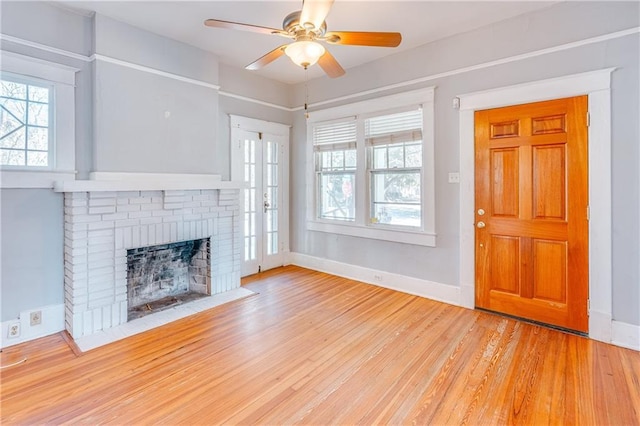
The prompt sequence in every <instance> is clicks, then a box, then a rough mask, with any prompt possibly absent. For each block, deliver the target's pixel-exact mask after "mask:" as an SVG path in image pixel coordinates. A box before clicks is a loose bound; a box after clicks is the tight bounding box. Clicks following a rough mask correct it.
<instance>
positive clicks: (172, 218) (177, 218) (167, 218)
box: [162, 216, 182, 223]
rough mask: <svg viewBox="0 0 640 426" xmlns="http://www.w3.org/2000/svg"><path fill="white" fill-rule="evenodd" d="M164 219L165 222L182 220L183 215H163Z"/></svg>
mask: <svg viewBox="0 0 640 426" xmlns="http://www.w3.org/2000/svg"><path fill="white" fill-rule="evenodd" d="M162 221H163V222H165V223H172V222H173V223H175V222H182V216H163V217H162Z"/></svg>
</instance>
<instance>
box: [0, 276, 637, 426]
mask: <svg viewBox="0 0 640 426" xmlns="http://www.w3.org/2000/svg"><path fill="white" fill-rule="evenodd" d="M243 285H244V286H246V288H248V289H250V290H253V291H254V292H256V293H257V294H255V295H253V296H250V297H247V298H245V299H242V300H239V301H235V302H231V303H229V304H226V305H223V306H220V307H216V308H214V309H211V310H209V311H206V312H203V313H200V314H196V315H193V316H191V317H188V318H185V319H183V320H180V321H177V322H174V323H171V324H168V325H166V326H163V327H161V328H157V329H154V330H151V331H148V332H146V333H143V334H140V335H137V336H134V337H130V338H128V339H125V340H121V341H119V342H115V343H112V344H110V345H107V346H103V347H101V348H98V349H95V350H93V351H89V352H87V353H85V354H82V355H81V356H78V355H76V353H74V351H73V350H72V349H71V348H70V347H69V345H68V344H67V342H66V341H65V339H64V337H63V335H62V334H56V335H53V336H50V337H46V338H43V339H39V340H36V341H33V342H29V343H25V344H22V345H18V346H15V347H10V348H7V349H5V350H4V352H3V353H2V359H1V361H2V365H3V366H5V365H8V364H10V363H11V362H14V361H19V360H21V359H22V357H25V356H26V357H27V360H26V361H25V362H23V363H21V364H18V365H15V366H13V367H8V368H4V369H3V370H2V371H1V374H2V376H1V379H2V384H1V386H2V389H1V393H2V402H1V405H0V408H1V415H0V423H2V424H3V425H6V424H42V423H54V424H58V423H68V424H88V423H89V424H97V423H111V424H127V425H129V424H156V423H159V424H222V423H224V424H269V425H275V424H292V423H299V424H323V425H324V424H421V425H423V424H436V425H438V424H447V425H448V424H453V425H457V424H472V425H473V424H580V425H586V424H597V425H605V424H611V425H637V424H640V353H639V352H636V351H632V350H628V349H622V348H618V347H615V346H611V345H607V344H603V343H599V342H595V341H592V340H588V339H586V338H583V337H579V336H574V335H570V334H565V333H562V332H559V331H555V330H550V329H547V328H542V327H539V326H536V325H531V324H526V323H523V322H519V321H516V320H512V319H508V318H503V317H500V316H495V315H492V314H488V313H484V312H479V311H473V310H467V309H463V308H458V307H455V306H451V305H447V304H443V303H438V302H434V301H430V300H427V299H423V298H420V297H416V296H411V295H407V294H403V293H398V292H394V291H391V290H387V289H383V288H377V287H375V286H370V285H365V284H361V283H358V282H355V281H350V280H347V279H343V278H338V277H334V276H330V275H326V274H323V273H319V272H314V271H310V270H306V269H302V268H298V267H285V268H280V269H278V270H275V271H269V272H266V273H262V274H260V275H259V276H254V277H250V278H248V279H245V280H244V281H243Z"/></svg>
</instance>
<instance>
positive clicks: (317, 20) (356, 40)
mask: <svg viewBox="0 0 640 426" xmlns="http://www.w3.org/2000/svg"><path fill="white" fill-rule="evenodd" d="M333 1H334V0H303V2H302V10H298V11H296V12H292V13H290V14H289V15H287V16H286V17H285V18H284V21H283V22H282V28H283V29H281V30H279V29H276V28H269V27H261V26H257V25H251V24H242V23H239V22H230V21H220V20H218V19H207V20H206V21H204V24H205V25H206V26H208V27H214V28H226V29H233V30H242V31H251V32H256V33H261V34H273V35H279V36H282V37H287V38H290V39H292V40H294V41H293V43H289V44H283V45H282V46H279V47H277V48H275V49H273V50H272V51H271V52H269V53H267V54H266V55H264V56H262V57H261V58H259V59H258V60H256V61H254V62H252V63H250V64H249V65H247V66H246V67H245V68H246V69H249V70H258V69H260V68H262V67H264V66H266V65H268V64H270V63H271V62H273V61H275V60H276V59H278V58H279V57H280V56H282V55H285V54H286V55H287V56H289V58H291V60H292V61H293V62H294V63H295V64H296V65H299V66H301V67H302V68H304V69H307V67H310V66H311V65H313V64H315V63H316V62H317V63H318V65H320V67H321V68H322V69H323V70H324V72H325V73H326V74H327V75H328V76H329V77H331V78H335V77H340V76H341V75H344V73H345V71H344V69H343V68H342V67H341V66H340V64H339V63H338V61H336V58H334V57H333V55H332V54H331V53H330V52H329V51H328V50H327V49H325V47H324V46H323V45H322V44H320V43H318V42H321V41H322V42H326V43H329V44H342V45H353V46H376V47H396V46H398V45H399V44H400V42H401V41H402V35H401V34H400V33H394V32H360V31H329V32H327V24H326V22H325V18H326V17H327V15H328V14H329V10H330V9H331V6H332V4H333Z"/></svg>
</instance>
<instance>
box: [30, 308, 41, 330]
mask: <svg viewBox="0 0 640 426" xmlns="http://www.w3.org/2000/svg"><path fill="white" fill-rule="evenodd" d="M30 319H31V323H30V324H31V326H32V327H33V326H34V325H40V324H42V311H33V312H31V315H30Z"/></svg>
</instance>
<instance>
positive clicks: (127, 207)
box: [116, 200, 140, 212]
mask: <svg viewBox="0 0 640 426" xmlns="http://www.w3.org/2000/svg"><path fill="white" fill-rule="evenodd" d="M118 201H120V200H118ZM116 211H117V212H138V211H140V204H124V205H119V206H118V207H116Z"/></svg>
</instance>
